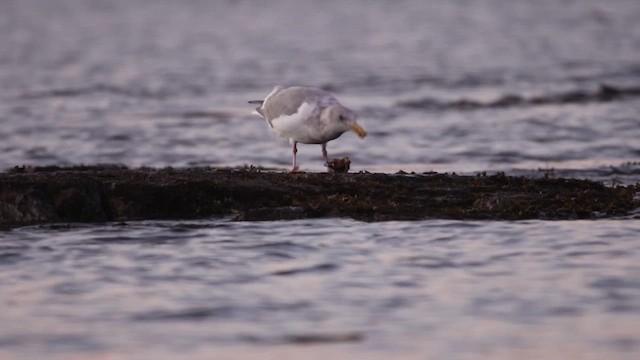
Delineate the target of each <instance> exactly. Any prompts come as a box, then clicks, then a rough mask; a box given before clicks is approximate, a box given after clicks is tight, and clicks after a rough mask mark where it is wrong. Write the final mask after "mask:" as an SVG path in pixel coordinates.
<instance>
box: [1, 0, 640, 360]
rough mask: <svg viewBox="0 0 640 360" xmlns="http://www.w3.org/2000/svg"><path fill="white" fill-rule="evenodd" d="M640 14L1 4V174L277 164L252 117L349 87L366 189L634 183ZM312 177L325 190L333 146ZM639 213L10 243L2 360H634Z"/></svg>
mask: <svg viewBox="0 0 640 360" xmlns="http://www.w3.org/2000/svg"><path fill="white" fill-rule="evenodd" d="M638 19H640V2H638V1H637V0H612V1H607V2H604V1H596V0H583V1H561V0H541V1H525V0H522V1H504V0H480V1H464V0H455V1H439V0H428V1H425V0H404V1H382V0H377V1H364V0H354V1H348V2H347V1H337V0H336V1H332V0H329V1H311V0H309V1H293V0H280V1H270V2H262V1H248V0H247V1H241V0H237V1H232V0H228V1H205V0H189V1H181V2H178V1H169V0H153V1H151V0H133V1H117V0H93V1H91V0H57V1H36V0H3V1H0V84H1V86H0V124H1V126H0V154H1V156H0V169H3V170H4V169H9V168H12V167H13V166H16V165H25V164H26V165H70V164H81V163H82V164H96V163H117V164H124V165H127V166H131V167H135V166H153V167H164V166H176V167H184V166H244V165H256V166H265V167H269V168H278V169H286V168H287V167H288V166H289V164H290V148H289V145H288V143H287V141H286V140H284V139H279V138H277V137H276V136H275V135H273V134H270V133H269V131H268V129H267V126H266V125H265V123H264V121H263V120H261V119H260V118H258V117H256V116H253V115H250V113H251V111H252V110H253V109H252V106H250V105H248V104H247V103H246V101H247V100H250V99H260V98H263V97H264V96H265V95H266V94H267V93H268V92H269V91H270V90H271V88H272V87H273V86H274V85H277V84H281V85H310V86H318V87H322V88H324V89H327V90H329V91H331V92H332V93H334V94H335V95H336V96H337V97H338V98H339V99H340V100H341V101H342V102H343V103H344V104H345V105H347V106H349V107H351V108H353V109H354V110H356V111H357V112H358V113H359V114H360V119H361V122H362V123H363V125H364V126H365V128H366V129H367V130H368V131H369V136H368V137H367V138H366V139H364V140H360V139H358V138H357V137H355V136H353V135H352V134H346V135H344V136H343V137H341V138H339V139H337V140H336V141H334V142H331V143H330V144H329V152H330V155H331V156H333V157H338V156H349V157H350V158H351V160H352V169H354V170H355V171H358V170H368V171H385V172H395V171H398V170H401V169H402V170H405V171H418V172H422V171H449V172H451V171H455V172H458V173H470V174H473V173H475V172H478V171H506V172H507V173H509V174H514V175H526V176H541V175H542V174H544V173H545V172H546V173H549V172H551V171H552V174H555V175H557V176H569V177H578V178H588V179H593V180H597V181H602V182H604V183H605V184H608V185H615V184H635V183H637V182H639V181H640V180H639V179H640V165H639V164H638V157H639V155H640V140H638V139H640V126H639V123H640V115H639V114H640V60H639V59H640V22H639V21H638ZM298 156H299V159H300V162H301V166H302V168H303V169H306V170H309V171H323V167H322V161H321V153H320V147H319V146H312V145H302V146H300V147H299V153H298ZM639 230H640V226H639V225H638V222H637V220H632V219H616V220H607V221H597V222H543V221H532V222H525V223H500V222H488V223H474V222H471V223H468V222H453V221H437V220H430V221H423V222H415V223H403V222H391V223H380V224H363V223H358V222H353V221H348V220H317V221H294V222H265V223H243V224H237V223H232V222H228V221H225V220H224V219H221V220H220V219H218V220H208V221H202V222H188V223H183V222H169V223H159V222H144V223H131V224H119V225H117V224H116V225H96V226H76V225H72V226H70V227H68V228H66V227H64V226H63V227H59V226H53V227H52V226H43V227H29V228H23V229H16V230H13V231H8V232H3V233H0V294H1V295H0V357H7V358H13V357H15V358H29V357H30V358H45V357H46V358H49V357H60V358H73V357H76V358H86V357H87V356H89V357H92V358H97V357H100V356H103V357H105V358H110V356H114V357H116V358H119V357H131V358H154V359H158V358H175V357H176V356H183V357H191V358H211V357H212V356H213V355H215V356H217V357H219V358H234V359H237V358H243V357H245V358H257V357H266V356H272V357H273V358H281V357H282V356H290V357H293V358H319V357H323V358H324V357H326V356H340V355H344V356H345V357H350V358H353V357H362V356H366V357H369V358H375V357H376V356H377V357H381V358H389V357H395V358H478V357H491V358H514V357H518V358H541V357H544V358H554V357H555V358H566V357H570V356H572V357H578V358H581V357H582V358H587V357H592V358H623V357H628V358H634V356H633V355H634V353H637V352H638V351H640V325H638V324H640V316H639V315H640V284H639V283H638V280H637V279H638V278H640V276H639V275H640V267H639V266H638V265H637V264H638V263H640V262H639V261H640V251H639V248H638V247H639V245H638V240H637V239H638V238H639V236H638V235H639V233H640V231H639Z"/></svg>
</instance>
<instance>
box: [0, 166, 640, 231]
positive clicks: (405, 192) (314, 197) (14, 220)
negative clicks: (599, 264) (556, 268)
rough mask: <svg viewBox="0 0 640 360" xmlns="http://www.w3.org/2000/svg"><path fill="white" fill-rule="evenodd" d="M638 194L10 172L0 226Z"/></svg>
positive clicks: (568, 215) (511, 216)
mask: <svg viewBox="0 0 640 360" xmlns="http://www.w3.org/2000/svg"><path fill="white" fill-rule="evenodd" d="M638 193H640V188H639V187H638V185H635V186H626V187H625V186H617V187H606V186H604V185H602V184H600V183H597V182H593V181H588V180H578V179H558V178H540V179H533V178H527V177H512V176H506V175H504V174H497V175H491V176H487V175H483V174H479V175H477V176H460V175H455V174H437V173H428V174H405V173H398V174H378V173H351V174H341V173H294V174H290V173H282V172H274V171H267V170H263V169H257V168H240V169H226V168H182V169H174V168H164V169H150V168H138V169H128V168H124V167H119V166H100V165H98V166H75V167H66V168H65V167H40V168H26V167H16V168H14V169H12V170H10V171H7V172H4V173H0V227H3V228H10V227H15V226H23V225H29V224H39V223H60V222H63V223H65V222H107V221H130V220H143V219H196V218H208V217H223V216H229V217H232V218H233V219H235V220H252V221H253V220H285V219H301V218H323V217H349V218H353V219H358V220H363V221H387V220H420V219H427V218H444V219H475V220H523V219H558V220H559V219H594V218H603V217H615V216H625V215H628V214H630V212H631V211H633V210H634V209H637V208H638V207H640V204H639V202H640V201H639V200H638V195H637V194H638Z"/></svg>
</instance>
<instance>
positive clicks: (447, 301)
mask: <svg viewBox="0 0 640 360" xmlns="http://www.w3.org/2000/svg"><path fill="white" fill-rule="evenodd" d="M576 225H578V226H576ZM639 234H640V223H638V222H637V221H633V220H606V221H591V222H589V221H580V222H564V221H561V222H539V221H532V222H516V223H509V222H457V221H424V222H388V223H376V224H366V223H359V222H355V221H351V220H340V219H329V220H311V221H307V220H304V221H291V222H289V221H282V222H259V223H233V222H227V221H224V220H216V221H214V220H209V221H201V222H142V223H135V222H134V223H130V224H113V225H106V226H97V227H96V226H89V225H87V226H73V225H72V226H69V227H50V226H37V227H28V228H22V229H16V230H13V231H10V232H5V233H3V234H2V235H1V236H2V247H1V249H0V269H1V270H2V271H0V274H1V275H0V284H1V285H0V292H1V293H2V294H3V295H2V302H1V306H2V311H0V322H1V323H2V324H3V326H2V328H1V329H0V354H2V351H4V352H6V353H7V354H19V355H20V356H36V357H37V356H41V355H42V354H45V353H47V354H49V355H51V356H52V357H56V356H58V357H60V358H64V357H65V356H67V355H69V354H91V357H94V356H97V355H105V356H106V355H114V356H119V355H123V354H125V355H133V357H137V356H139V355H141V354H145V355H146V356H151V357H154V358H167V359H169V358H175V356H177V355H180V356H185V357H194V358H198V357H199V356H200V357H202V358H210V357H211V356H212V355H213V354H220V355H227V356H229V357H235V356H238V355H239V354H246V356H248V357H256V356H260V355H261V354H264V353H265V352H267V353H268V352H270V351H273V352H274V353H283V354H285V353H286V354H289V355H290V356H293V357H302V356H306V351H307V348H306V347H304V346H302V345H310V344H315V345H316V346H317V350H318V352H317V354H316V355H315V356H309V357H310V358H316V357H318V356H317V355H318V354H326V353H331V352H335V351H337V350H338V349H339V350H340V352H341V354H342V355H343V357H348V358H355V357H361V356H370V355H372V354H373V353H377V356H379V357H384V355H387V356H391V355H397V356H400V355H402V354H406V353H409V354H425V355H429V357H433V358H451V357H456V358H457V357H461V358H473V357H475V356H476V355H477V354H485V355H489V356H498V357H509V356H508V354H520V355H523V356H525V357H527V358H532V357H534V356H536V357H538V356H540V357H548V356H552V357H556V356H558V355H559V354H560V355H563V356H564V354H566V355H569V354H576V353H577V354H581V355H586V354H589V355H590V356H595V357H596V358H611V357H616V358H618V357H624V356H626V355H629V358H631V357H630V356H631V354H632V353H633V352H637V351H639V350H640V340H639V339H638V334H639V333H640V326H639V325H638V324H640V300H639V299H640V282H639V281H638V280H637V279H639V278H640V267H639V266H638V261H639V260H640V245H639V244H638V242H637V239H638V235H639ZM145 344H154V345H153V347H152V348H149V347H148V346H147V345H145ZM336 346H338V347H337V348H336ZM314 349H315V348H314ZM314 353H315V352H314ZM232 354H233V355H232ZM412 357H413V356H412Z"/></svg>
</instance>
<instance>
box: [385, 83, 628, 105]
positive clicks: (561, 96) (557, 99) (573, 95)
mask: <svg viewBox="0 0 640 360" xmlns="http://www.w3.org/2000/svg"><path fill="white" fill-rule="evenodd" d="M638 96H640V87H626V88H623V87H615V86H610V85H605V84H602V85H600V87H599V88H598V90H596V91H586V90H574V91H568V92H564V93H558V94H552V95H540V96H533V97H525V96H522V95H515V94H508V95H504V96H502V97H500V98H498V99H496V100H493V101H489V102H482V101H477V100H472V99H460V100H455V101H442V100H438V99H433V98H424V99H415V100H405V101H400V102H398V103H397V104H396V105H397V106H401V107H409V108H418V109H424V110H476V109H485V108H509V107H517V106H537V105H554V104H555V105H562V104H582V103H591V102H609V101H616V100H623V99H626V98H631V97H638Z"/></svg>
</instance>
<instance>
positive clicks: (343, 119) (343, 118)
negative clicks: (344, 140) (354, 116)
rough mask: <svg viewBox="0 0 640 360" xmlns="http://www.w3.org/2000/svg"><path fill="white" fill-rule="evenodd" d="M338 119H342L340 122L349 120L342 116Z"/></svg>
mask: <svg viewBox="0 0 640 360" xmlns="http://www.w3.org/2000/svg"><path fill="white" fill-rule="evenodd" d="M338 119H340V121H345V120H347V118H345V117H344V116H342V115H340V116H338Z"/></svg>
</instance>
